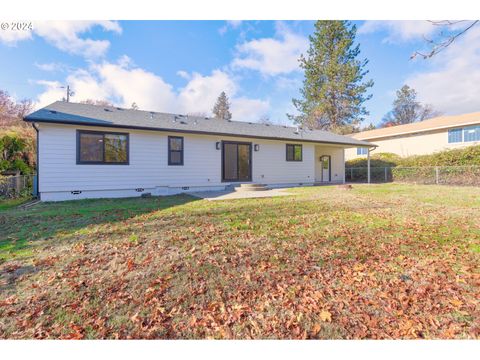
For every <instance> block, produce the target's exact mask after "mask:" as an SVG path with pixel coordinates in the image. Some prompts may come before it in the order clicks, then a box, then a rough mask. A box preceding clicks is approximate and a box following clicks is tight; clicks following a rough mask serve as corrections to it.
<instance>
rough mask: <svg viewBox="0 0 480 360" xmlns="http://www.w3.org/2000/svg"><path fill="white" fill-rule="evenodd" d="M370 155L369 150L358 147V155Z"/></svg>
mask: <svg viewBox="0 0 480 360" xmlns="http://www.w3.org/2000/svg"><path fill="white" fill-rule="evenodd" d="M367 154H368V149H367V148H364V147H358V148H357V155H367Z"/></svg>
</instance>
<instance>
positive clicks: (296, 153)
mask: <svg viewBox="0 0 480 360" xmlns="http://www.w3.org/2000/svg"><path fill="white" fill-rule="evenodd" d="M302 158H303V147H302V145H300V144H287V161H302Z"/></svg>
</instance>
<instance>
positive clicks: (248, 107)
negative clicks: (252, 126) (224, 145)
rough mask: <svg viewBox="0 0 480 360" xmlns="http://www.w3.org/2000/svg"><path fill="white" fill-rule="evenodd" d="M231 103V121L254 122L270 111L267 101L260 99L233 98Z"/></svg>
mask: <svg viewBox="0 0 480 360" xmlns="http://www.w3.org/2000/svg"><path fill="white" fill-rule="evenodd" d="M231 103H232V106H231V111H232V117H233V120H241V121H252V122H256V121H258V120H259V119H260V118H261V117H262V116H264V115H265V114H267V113H268V111H269V109H270V103H269V101H266V100H260V99H249V98H245V97H238V98H233V99H232V101H231Z"/></svg>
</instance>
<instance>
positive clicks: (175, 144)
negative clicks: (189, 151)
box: [168, 136, 183, 165]
mask: <svg viewBox="0 0 480 360" xmlns="http://www.w3.org/2000/svg"><path fill="white" fill-rule="evenodd" d="M168 165H183V137H180V136H169V137H168Z"/></svg>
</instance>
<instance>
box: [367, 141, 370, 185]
mask: <svg viewBox="0 0 480 360" xmlns="http://www.w3.org/2000/svg"><path fill="white" fill-rule="evenodd" d="M367 177H368V183H369V184H370V148H368V152H367Z"/></svg>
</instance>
